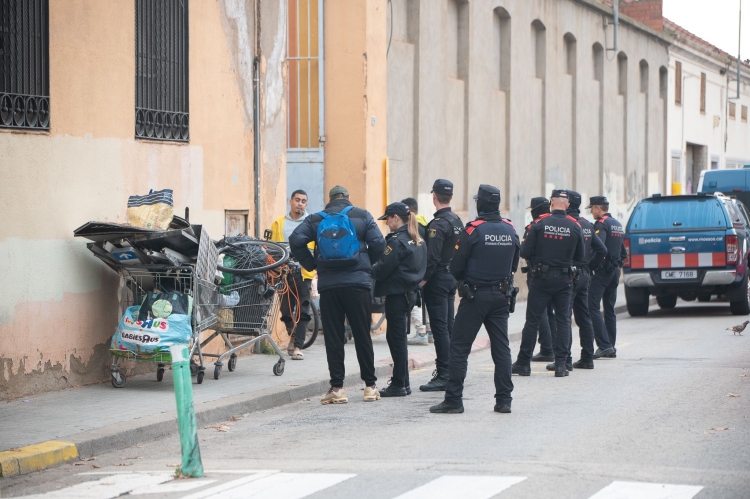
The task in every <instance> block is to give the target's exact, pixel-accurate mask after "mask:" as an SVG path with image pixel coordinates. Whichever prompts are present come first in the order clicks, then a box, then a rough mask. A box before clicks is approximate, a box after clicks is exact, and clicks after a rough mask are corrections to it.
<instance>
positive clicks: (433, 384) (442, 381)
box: [419, 370, 463, 412]
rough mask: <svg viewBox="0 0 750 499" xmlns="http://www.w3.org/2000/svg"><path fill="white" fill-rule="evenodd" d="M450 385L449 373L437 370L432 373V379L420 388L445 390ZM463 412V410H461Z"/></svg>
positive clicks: (424, 389)
mask: <svg viewBox="0 0 750 499" xmlns="http://www.w3.org/2000/svg"><path fill="white" fill-rule="evenodd" d="M447 387H448V374H447V373H446V374H441V373H439V372H437V370H436V371H435V372H433V373H432V380H430V382H429V383H427V384H426V385H422V386H420V387H419V389H420V390H421V391H423V392H444V391H445V389H446V388H447ZM461 412H463V410H462V411H461Z"/></svg>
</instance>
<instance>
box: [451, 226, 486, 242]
mask: <svg viewBox="0 0 750 499" xmlns="http://www.w3.org/2000/svg"><path fill="white" fill-rule="evenodd" d="M484 222H485V221H484V220H474V221H473V222H469V223H468V224H467V225H466V229H465V232H466V233H467V234H469V235H471V233H472V232H474V229H476V228H477V227H479V226H480V225H482V224H483V223H484ZM456 248H458V246H456Z"/></svg>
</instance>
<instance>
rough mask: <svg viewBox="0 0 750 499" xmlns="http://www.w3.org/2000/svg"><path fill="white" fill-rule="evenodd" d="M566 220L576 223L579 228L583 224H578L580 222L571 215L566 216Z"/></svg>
mask: <svg viewBox="0 0 750 499" xmlns="http://www.w3.org/2000/svg"><path fill="white" fill-rule="evenodd" d="M565 218H567V219H568V220H570V221H572V222H575V223H576V225H577V226H579V227H580V226H581V224H579V223H578V220H576V219H575V218H573V217H571V216H570V215H565Z"/></svg>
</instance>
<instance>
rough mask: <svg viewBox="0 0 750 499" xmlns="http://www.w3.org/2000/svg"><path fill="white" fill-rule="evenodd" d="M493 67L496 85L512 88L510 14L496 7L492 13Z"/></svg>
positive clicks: (506, 88) (506, 89)
mask: <svg viewBox="0 0 750 499" xmlns="http://www.w3.org/2000/svg"><path fill="white" fill-rule="evenodd" d="M492 56H493V57H492V68H493V71H494V75H495V78H494V81H495V87H496V88H497V89H498V90H504V91H508V90H510V15H509V14H508V11H507V10H505V9H504V8H502V7H496V8H495V10H493V15H492Z"/></svg>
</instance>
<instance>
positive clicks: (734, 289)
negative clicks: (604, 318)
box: [623, 179, 750, 316]
mask: <svg viewBox="0 0 750 499" xmlns="http://www.w3.org/2000/svg"><path fill="white" fill-rule="evenodd" d="M704 180H705V179H704ZM748 237H750V213H748V210H747V209H746V208H745V206H744V205H743V204H742V203H740V202H738V201H737V200H736V199H734V198H730V197H728V196H725V195H723V194H718V193H717V194H710V193H698V194H692V195H682V196H661V195H658V194H656V195H654V196H652V197H649V198H646V199H644V200H642V201H641V202H640V203H638V205H636V207H635V209H634V210H633V213H632V215H631V216H630V220H629V221H628V225H627V228H626V231H625V238H624V244H625V249H626V250H627V254H628V256H627V258H626V259H625V261H624V265H623V267H624V281H625V298H626V302H627V310H628V313H629V314H630V315H631V316H642V315H646V314H647V313H648V307H649V297H650V296H656V301H657V303H658V304H659V307H660V308H663V309H670V308H674V307H675V305H676V303H677V298H678V297H679V298H681V299H683V300H685V301H693V300H695V299H696V298H697V299H698V301H702V302H706V301H710V300H711V297H712V296H724V297H726V298H727V300H728V301H729V308H730V310H731V312H732V314H734V315H748V314H750V281H749V280H748V252H749V251H750V248H748Z"/></svg>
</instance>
